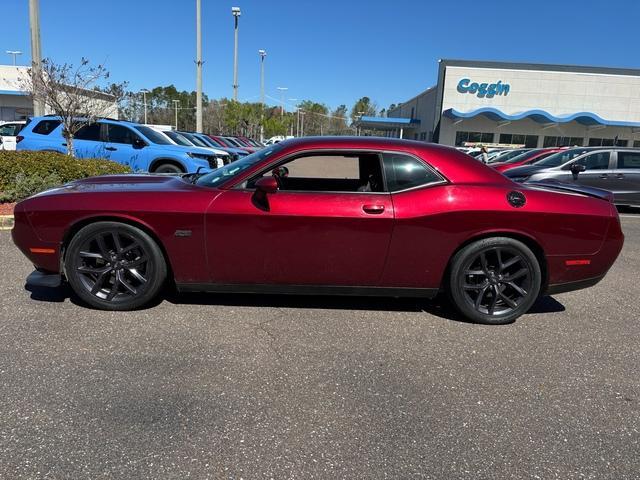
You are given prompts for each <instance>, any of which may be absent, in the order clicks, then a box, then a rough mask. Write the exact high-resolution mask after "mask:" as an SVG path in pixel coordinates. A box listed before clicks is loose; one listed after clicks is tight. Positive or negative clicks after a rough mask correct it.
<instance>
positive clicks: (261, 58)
mask: <svg viewBox="0 0 640 480" xmlns="http://www.w3.org/2000/svg"><path fill="white" fill-rule="evenodd" d="M258 55H260V104H261V105H262V108H261V111H260V141H261V142H263V141H264V57H266V56H267V51H266V50H258Z"/></svg>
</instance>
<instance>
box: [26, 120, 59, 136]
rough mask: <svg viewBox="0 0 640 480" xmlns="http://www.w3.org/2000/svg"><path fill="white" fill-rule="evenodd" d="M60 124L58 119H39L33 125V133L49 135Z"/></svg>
mask: <svg viewBox="0 0 640 480" xmlns="http://www.w3.org/2000/svg"><path fill="white" fill-rule="evenodd" d="M59 125H60V120H41V121H40V122H38V124H37V125H36V126H35V127H33V130H32V131H33V133H37V134H38V135H49V134H50V133H51V132H53V131H54V130H55V129H56V128H58V126H59Z"/></svg>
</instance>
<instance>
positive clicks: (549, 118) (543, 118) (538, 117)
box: [442, 107, 640, 127]
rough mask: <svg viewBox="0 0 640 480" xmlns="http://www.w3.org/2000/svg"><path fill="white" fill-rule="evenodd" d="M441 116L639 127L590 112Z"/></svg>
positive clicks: (488, 110) (488, 111)
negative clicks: (480, 116)
mask: <svg viewBox="0 0 640 480" xmlns="http://www.w3.org/2000/svg"><path fill="white" fill-rule="evenodd" d="M442 114H443V115H444V116H445V117H447V118H450V119H452V120H464V119H468V118H473V117H477V116H478V115H482V116H484V117H486V118H488V119H490V120H493V121H495V122H501V121H516V120H522V119H524V118H529V119H531V120H533V121H534V122H538V123H542V124H549V123H568V122H573V121H576V122H578V123H580V124H582V125H604V126H607V127H640V122H625V121H616V120H605V119H604V118H602V117H600V116H598V115H596V114H595V113H591V112H578V113H572V114H570V115H564V116H556V115H552V114H551V113H549V112H545V111H544V110H527V111H526V112H522V113H516V114H508V113H504V112H502V111H500V110H498V109H497V108H493V107H483V108H478V109H477V110H472V111H470V112H460V111H458V110H456V109H454V108H449V109H447V110H445V111H444V112H442Z"/></svg>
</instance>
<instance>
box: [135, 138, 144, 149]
mask: <svg viewBox="0 0 640 480" xmlns="http://www.w3.org/2000/svg"><path fill="white" fill-rule="evenodd" d="M146 146H147V144H146V143H145V142H144V140H142V139H141V138H134V139H133V148H144V147H146Z"/></svg>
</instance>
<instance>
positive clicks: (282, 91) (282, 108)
mask: <svg viewBox="0 0 640 480" xmlns="http://www.w3.org/2000/svg"><path fill="white" fill-rule="evenodd" d="M276 90H280V104H281V106H280V117H284V92H286V91H287V90H289V88H288V87H276Z"/></svg>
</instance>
